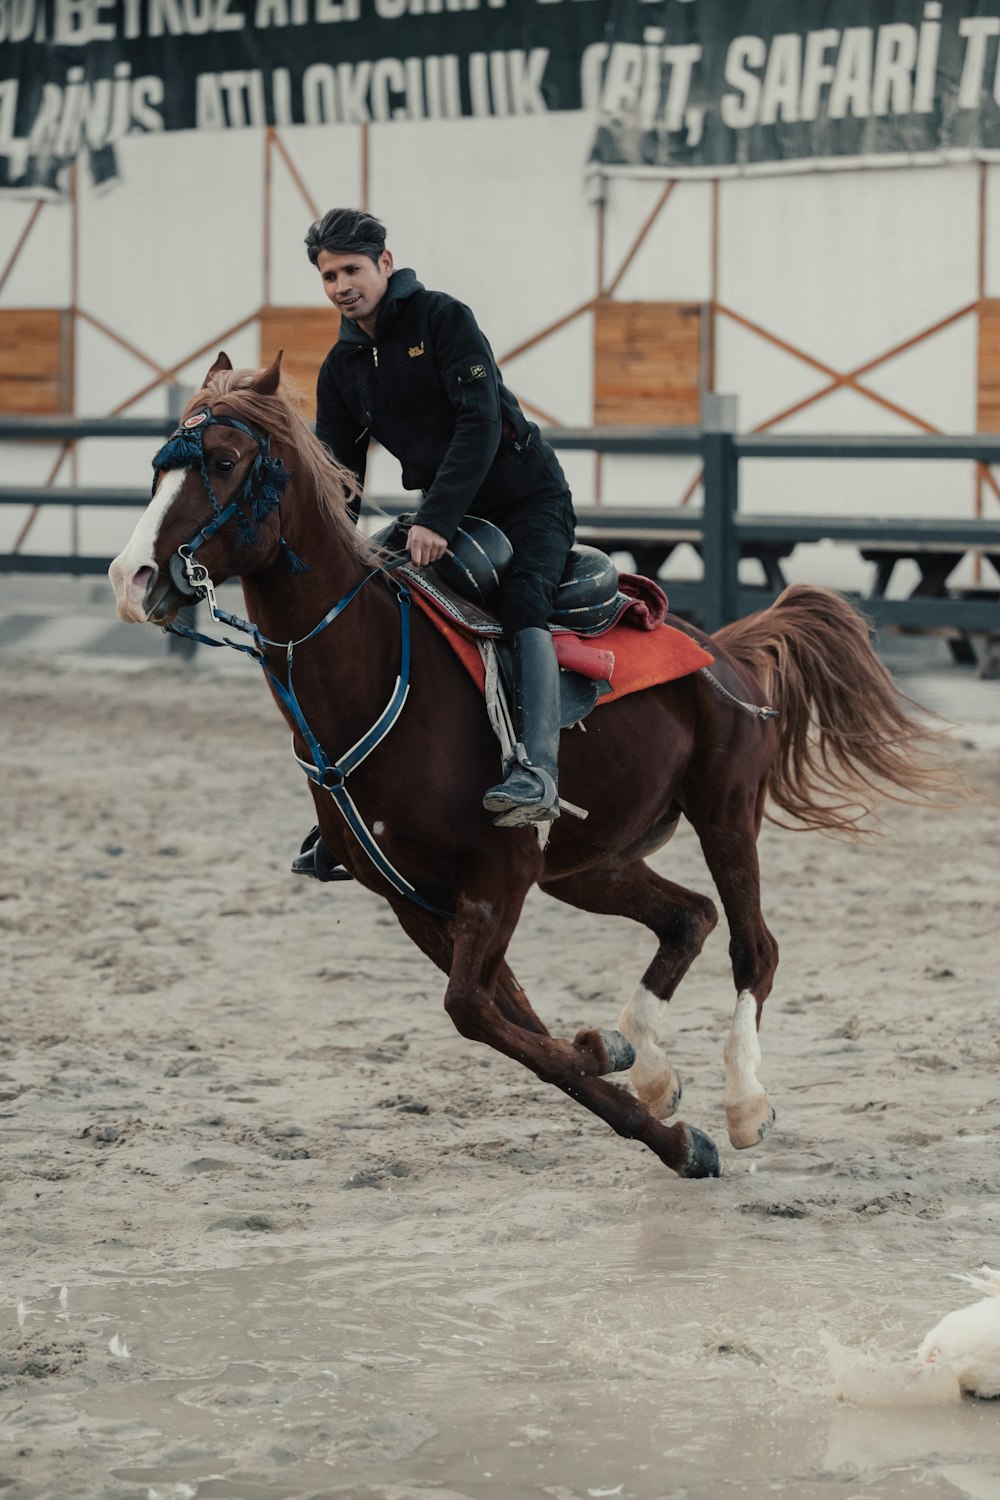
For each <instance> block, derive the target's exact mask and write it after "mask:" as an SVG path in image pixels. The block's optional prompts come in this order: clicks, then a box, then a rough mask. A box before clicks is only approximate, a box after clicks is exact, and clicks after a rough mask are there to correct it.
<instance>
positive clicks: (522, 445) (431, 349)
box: [316, 270, 568, 541]
mask: <svg viewBox="0 0 1000 1500" xmlns="http://www.w3.org/2000/svg"><path fill="white" fill-rule="evenodd" d="M316 435H317V436H318V437H319V439H320V441H321V442H323V443H325V444H326V445H327V447H328V448H329V449H330V451H331V453H332V454H333V456H334V458H336V459H337V460H338V462H340V463H342V464H344V465H345V467H347V468H349V469H352V470H353V471H354V473H355V474H357V476H358V480H359V482H363V480H364V475H365V460H366V457H367V449H368V443H369V440H370V439H371V438H374V439H375V440H376V441H377V442H379V443H381V444H382V446H383V447H384V448H386V449H388V451H389V452H390V453H392V454H393V455H394V456H395V457H396V458H397V459H398V460H399V462H400V464H401V466H402V471H403V485H404V488H406V489H408V490H423V491H424V499H423V502H422V504H421V505H420V507H419V508H418V510H417V520H418V521H419V523H420V524H421V525H423V526H427V527H429V528H430V529H431V530H432V531H436V532H438V533H439V534H440V535H441V536H443V537H445V538H446V539H447V540H448V541H450V540H451V538H452V535H453V534H454V532H455V529H456V527H457V526H458V524H459V522H460V521H461V519H462V517H463V516H464V515H465V514H466V512H467V511H472V512H473V513H474V514H475V515H481V516H486V517H490V516H497V515H501V514H503V513H504V512H505V511H509V508H510V506H511V504H512V503H514V504H516V503H517V502H519V501H521V500H525V501H528V500H530V498H531V496H532V495H533V494H538V493H540V492H542V491H544V492H547V493H551V492H552V490H553V488H555V490H556V491H558V492H565V493H567V495H568V489H567V486H566V481H565V478H564V476H563V474H562V470H561V468H560V467H559V464H558V461H557V460H556V457H555V454H554V453H553V452H552V449H551V448H550V447H549V445H548V444H547V443H546V442H544V441H543V440H542V438H541V437H540V435H539V431H538V428H537V427H536V426H535V424H534V423H533V422H529V421H528V420H527V418H526V417H525V415H524V413H523V412H522V411H521V408H520V407H519V406H518V404H517V400H516V398H515V397H514V396H513V395H512V394H511V392H510V391H509V390H508V389H507V387H506V386H505V385H504V384H503V382H502V380H501V378H500V372H499V370H498V369H497V366H496V361H495V360H494V358H493V351H492V350H491V349H490V346H489V344H488V343H487V341H486V338H485V336H484V335H483V333H482V331H481V329H480V328H479V326H478V324H477V323H476V320H475V318H474V317H473V316H472V313H471V312H470V311H469V309H468V308H467V307H465V306H464V305H463V304H462V303H461V302H457V301H456V300H455V299H454V297H449V296H447V295H446V294H445V293H444V292H429V291H427V290H426V289H425V288H424V287H423V286H422V285H421V284H420V282H419V281H418V280H417V278H416V276H415V275H414V273H413V272H412V271H409V270H399V271H395V272H394V273H393V275H392V276H391V277H390V278H389V284H388V287H387V288H386V293H385V297H384V298H383V300H382V304H381V306H380V308H379V313H378V322H377V324H376V330H375V338H374V339H370V338H369V337H368V335H367V334H366V333H364V332H363V331H362V330H361V329H360V328H358V327H357V326H356V325H355V324H353V323H351V322H350V321H349V320H348V319H347V318H343V319H341V324H340V337H339V339H338V341H337V343H336V344H334V346H333V348H332V349H331V350H330V353H329V354H328V355H327V357H326V359H325V360H324V361H323V365H322V367H321V369H320V372H319V379H318V381H317V386H316Z"/></svg>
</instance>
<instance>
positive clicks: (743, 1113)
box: [725, 990, 774, 1151]
mask: <svg viewBox="0 0 1000 1500" xmlns="http://www.w3.org/2000/svg"><path fill="white" fill-rule="evenodd" d="M725 1058H726V1096H725V1097H726V1125H727V1127H728V1129H729V1139H730V1141H731V1142H732V1143H733V1145H734V1146H735V1147H736V1148H737V1150H739V1151H742V1150H745V1148H746V1147H747V1146H756V1145H757V1142H758V1141H762V1140H763V1139H764V1137H765V1136H766V1135H767V1133H768V1131H769V1130H770V1129H771V1126H772V1125H773V1124H774V1110H773V1109H772V1108H771V1105H770V1102H769V1100H768V1097H767V1095H766V1094H765V1092H764V1086H763V1084H762V1083H761V1081H760V1079H759V1078H758V1077H757V1069H758V1068H759V1067H760V1040H759V1038H758V1036H757V1001H756V1000H755V999H754V997H753V995H751V993H750V991H749V990H743V991H742V992H741V994H740V996H739V998H738V1000H737V1001H736V1012H735V1014H734V1016H733V1024H732V1026H731V1028H730V1031H729V1037H728V1039H727V1041H726V1051H725Z"/></svg>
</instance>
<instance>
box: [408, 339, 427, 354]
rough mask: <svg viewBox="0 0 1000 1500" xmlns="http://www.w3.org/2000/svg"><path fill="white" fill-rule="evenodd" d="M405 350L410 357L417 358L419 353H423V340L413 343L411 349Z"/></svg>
mask: <svg viewBox="0 0 1000 1500" xmlns="http://www.w3.org/2000/svg"><path fill="white" fill-rule="evenodd" d="M406 352H407V354H408V355H409V356H410V358H411V359H419V358H420V356H421V354H423V352H424V341H423V339H421V340H420V343H419V344H414V346H413V348H412V349H407V351H406Z"/></svg>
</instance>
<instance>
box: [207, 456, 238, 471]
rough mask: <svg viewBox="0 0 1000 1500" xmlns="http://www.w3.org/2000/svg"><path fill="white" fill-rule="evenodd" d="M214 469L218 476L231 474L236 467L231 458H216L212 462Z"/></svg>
mask: <svg viewBox="0 0 1000 1500" xmlns="http://www.w3.org/2000/svg"><path fill="white" fill-rule="evenodd" d="M212 468H213V469H214V470H215V472H216V474H231V473H232V471H233V470H234V469H235V468H236V465H235V464H234V463H233V461H232V459H231V458H215V459H213V460H212Z"/></svg>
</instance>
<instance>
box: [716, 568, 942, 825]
mask: <svg viewBox="0 0 1000 1500" xmlns="http://www.w3.org/2000/svg"><path fill="white" fill-rule="evenodd" d="M713 640H714V641H715V642H717V643H718V644H719V645H720V646H723V647H724V648H725V650H726V651H728V652H729V654H730V655H731V656H732V657H733V658H734V659H735V660H736V661H737V662H738V663H739V664H740V665H742V666H743V667H745V668H746V669H747V670H748V671H749V672H750V673H751V674H752V675H753V677H754V679H755V680H756V681H757V682H758V683H759V684H760V685H761V687H762V688H763V689H764V692H765V695H766V698H767V701H768V702H769V703H773V704H774V705H775V707H776V708H777V709H778V711H779V718H778V728H779V737H780V748H779V751H778V755H777V756H776V758H775V761H774V764H773V766H772V768H771V772H770V779H769V782H768V788H767V790H768V794H769V796H770V799H771V801H772V802H773V803H774V805H775V806H776V807H778V808H780V809H781V811H782V812H784V813H786V814H787V815H788V816H789V817H790V818H791V819H792V820H793V824H792V825H791V826H796V827H799V828H811V829H822V830H825V831H827V832H838V833H847V834H853V835H860V834H863V833H864V832H866V831H868V829H867V828H866V826H865V825H866V824H869V822H870V819H871V818H872V816H873V815H874V814H875V812H876V808H877V805H878V802H879V800H880V799H881V798H883V797H890V798H894V799H895V800H897V801H899V800H910V799H916V800H918V801H921V802H926V801H929V800H930V799H931V797H932V796H933V795H934V794H935V793H939V792H940V791H941V789H942V787H943V785H944V784H945V781H946V780H947V778H946V776H945V774H944V773H943V771H942V770H941V768H940V766H938V765H936V764H935V763H934V760H933V757H932V755H931V753H930V752H931V751H932V750H933V748H934V747H935V746H937V745H940V744H942V743H943V741H944V739H945V735H944V734H943V733H942V732H941V731H939V730H937V729H935V728H934V727H933V726H932V725H931V724H930V723H928V722H927V720H926V719H924V718H921V717H918V714H919V713H920V712H921V711H920V709H919V705H917V704H916V703H914V702H912V700H911V699H909V698H905V697H903V696H902V695H901V694H900V693H898V692H897V690H896V688H895V687H894V685H893V681H892V678H891V677H890V675H889V673H888V672H887V671H886V669H885V667H884V666H883V665H882V663H881V662H880V661H879V659H878V657H877V656H876V654H875V652H874V650H873V649H872V646H871V643H870V641H869V638H868V624H867V621H866V620H865V619H864V617H863V616H862V615H860V614H859V613H858V611H857V610H856V609H854V608H853V607H852V606H851V605H850V604H848V602H847V600H846V599H843V598H841V597H840V595H839V594H835V593H832V592H831V591H830V590H829V589H821V588H812V587H809V586H808V585H805V584H793V585H792V586H791V587H790V588H787V589H785V591H784V592H783V593H782V594H781V595H779V597H778V598H777V599H776V600H775V602H774V604H773V605H772V606H771V608H770V609H766V610H762V611H761V612H760V613H759V614H754V615H750V616H748V617H747V618H746V619H744V620H737V621H735V622H734V623H733V624H732V625H726V626H724V627H723V629H722V630H720V631H718V632H717V633H716V634H715V636H714V637H713ZM772 821H774V822H781V820H780V819H778V818H772ZM783 826H786V827H787V826H789V825H788V824H783Z"/></svg>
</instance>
